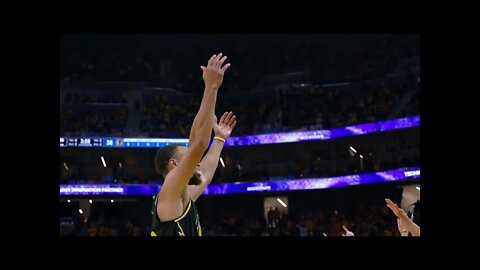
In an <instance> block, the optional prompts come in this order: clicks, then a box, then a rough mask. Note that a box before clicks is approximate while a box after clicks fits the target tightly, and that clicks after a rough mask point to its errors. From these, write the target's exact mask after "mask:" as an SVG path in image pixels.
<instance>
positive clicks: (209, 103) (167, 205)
mask: <svg viewBox="0 0 480 270" xmlns="http://www.w3.org/2000/svg"><path fill="white" fill-rule="evenodd" d="M226 59H227V57H226V56H223V57H222V54H221V53H220V54H218V55H215V54H214V55H213V56H212V57H211V58H210V60H208V65H207V66H206V67H204V66H201V69H202V70H203V80H204V83H205V90H204V92H203V99H202V102H201V104H200V109H199V110H198V113H197V115H196V116H195V119H194V120H193V124H192V128H191V129H190V137H189V147H188V148H187V147H185V146H180V145H168V146H165V147H163V148H160V149H159V150H158V151H157V154H156V156H155V168H156V170H157V172H158V173H160V174H161V175H163V176H164V178H165V181H164V183H163V185H162V188H161V189H160V191H159V193H158V194H157V195H156V196H155V197H154V203H153V207H152V214H153V219H152V230H151V233H150V235H151V236H201V235H202V230H201V226H200V220H199V216H198V212H197V208H196V206H195V201H196V200H197V199H198V197H199V196H200V195H201V194H202V192H203V191H204V190H205V188H206V187H207V185H208V184H210V182H211V180H212V177H213V175H214V173H215V170H216V169H217V165H218V161H219V159H220V153H221V151H222V149H223V144H224V142H225V140H226V139H227V138H228V137H229V136H230V135H231V133H232V130H233V128H234V127H235V125H236V120H235V119H236V117H235V116H234V115H233V113H232V112H229V113H227V112H225V113H224V114H223V116H222V117H221V118H220V120H219V121H218V123H217V118H216V116H215V114H214V111H215V103H216V100H217V91H218V89H219V88H220V85H221V84H222V81H223V75H224V73H225V71H226V70H227V68H228V67H229V66H230V64H226V65H223V63H224V62H225V60H226ZM212 128H213V130H214V132H215V138H214V140H213V142H212V144H211V146H210V149H209V151H208V152H207V154H206V155H205V157H204V158H203V159H202V155H203V154H204V152H205V151H206V150H207V148H208V143H209V141H210V135H211V133H212Z"/></svg>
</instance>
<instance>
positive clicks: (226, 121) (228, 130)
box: [213, 112, 237, 139]
mask: <svg viewBox="0 0 480 270" xmlns="http://www.w3.org/2000/svg"><path fill="white" fill-rule="evenodd" d="M236 119H237V117H236V116H235V115H234V114H233V112H225V113H224V114H223V115H222V117H221V118H220V120H219V121H218V123H217V117H216V116H215V115H214V116H213V131H214V132H215V136H218V137H221V138H224V139H227V138H228V137H230V135H232V131H233V128H235V125H236V124H237V120H236Z"/></svg>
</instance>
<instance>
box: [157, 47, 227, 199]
mask: <svg viewBox="0 0 480 270" xmlns="http://www.w3.org/2000/svg"><path fill="white" fill-rule="evenodd" d="M225 59H226V56H224V57H223V58H222V54H219V55H213V56H212V57H211V58H210V60H209V61H208V65H207V67H204V66H202V67H201V68H202V70H203V80H204V82H205V90H204V92H203V98H202V102H201V104H200V108H199V110H198V113H197V115H196V116H195V119H194V121H193V124H192V128H191V130H190V139H189V147H188V150H187V152H186V153H185V155H184V156H183V158H182V160H181V162H180V163H179V164H177V166H176V167H175V168H174V169H172V171H170V173H168V175H167V176H166V178H165V182H164V184H163V186H162V190H161V191H160V197H161V198H162V200H167V201H168V200H170V199H178V198H179V197H180V196H181V193H182V192H183V190H184V189H185V188H186V187H187V185H188V182H189V180H190V178H191V177H192V175H193V174H194V172H195V170H196V169H197V165H198V163H199V162H200V159H201V158H202V155H203V153H204V152H205V150H207V148H208V142H209V140H210V135H211V132H212V125H213V123H212V118H213V116H214V110H215V103H216V100H217V90H218V89H219V87H220V85H221V84H222V81H223V75H224V73H225V70H226V69H227V68H228V67H229V66H230V64H226V65H225V66H223V67H222V64H223V62H224V61H225Z"/></svg>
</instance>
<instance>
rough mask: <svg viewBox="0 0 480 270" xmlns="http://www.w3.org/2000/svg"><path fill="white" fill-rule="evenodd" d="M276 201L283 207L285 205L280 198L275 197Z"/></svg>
mask: <svg viewBox="0 0 480 270" xmlns="http://www.w3.org/2000/svg"><path fill="white" fill-rule="evenodd" d="M277 202H279V203H280V204H281V205H282V206H283V207H287V204H285V203H284V202H283V201H282V199H280V198H277Z"/></svg>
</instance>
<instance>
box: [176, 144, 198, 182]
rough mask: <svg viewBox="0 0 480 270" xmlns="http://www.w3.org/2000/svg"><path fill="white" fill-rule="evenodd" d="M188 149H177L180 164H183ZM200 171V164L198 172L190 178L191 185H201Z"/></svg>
mask: <svg viewBox="0 0 480 270" xmlns="http://www.w3.org/2000/svg"><path fill="white" fill-rule="evenodd" d="M187 150H188V148H187V147H185V146H178V147H177V158H178V162H181V160H182V158H183V156H184V155H185V153H187ZM199 170H200V164H198V166H197V170H196V171H195V172H194V173H193V175H192V178H190V181H189V182H188V184H189V185H195V186H197V185H200V184H201V183H202V177H201V175H200V173H199V172H198V171H199Z"/></svg>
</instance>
